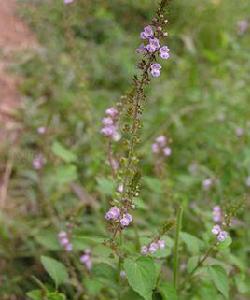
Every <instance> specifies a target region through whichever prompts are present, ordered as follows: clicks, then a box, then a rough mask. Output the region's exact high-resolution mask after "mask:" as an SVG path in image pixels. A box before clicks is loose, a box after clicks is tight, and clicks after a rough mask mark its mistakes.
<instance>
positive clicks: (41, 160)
mask: <svg viewBox="0 0 250 300" xmlns="http://www.w3.org/2000/svg"><path fill="white" fill-rule="evenodd" d="M45 163H46V160H45V157H44V156H43V155H42V154H37V155H36V156H35V158H34V160H33V167H34V169H36V170H41V169H42V167H43V166H44V165H45Z"/></svg>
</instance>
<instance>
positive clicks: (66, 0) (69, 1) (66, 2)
mask: <svg viewBox="0 0 250 300" xmlns="http://www.w3.org/2000/svg"><path fill="white" fill-rule="evenodd" d="M73 2H74V0H64V4H70V3H73Z"/></svg>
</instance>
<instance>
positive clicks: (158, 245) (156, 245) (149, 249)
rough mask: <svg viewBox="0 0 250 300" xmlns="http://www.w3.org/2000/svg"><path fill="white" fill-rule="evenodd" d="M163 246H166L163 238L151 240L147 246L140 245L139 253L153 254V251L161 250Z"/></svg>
mask: <svg viewBox="0 0 250 300" xmlns="http://www.w3.org/2000/svg"><path fill="white" fill-rule="evenodd" d="M165 246H166V244H165V241H164V240H157V241H153V242H152V243H150V244H149V245H148V246H142V247H141V254H142V255H147V254H153V253H155V252H156V251H157V250H162V249H164V248H165Z"/></svg>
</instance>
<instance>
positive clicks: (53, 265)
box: [41, 256, 69, 286]
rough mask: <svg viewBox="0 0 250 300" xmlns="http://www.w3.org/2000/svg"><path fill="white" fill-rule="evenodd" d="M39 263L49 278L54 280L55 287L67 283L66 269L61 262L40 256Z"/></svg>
mask: <svg viewBox="0 0 250 300" xmlns="http://www.w3.org/2000/svg"><path fill="white" fill-rule="evenodd" d="M41 262H42V265H43V266H44V268H45V270H46V271H47V272H48V274H49V275H50V277H51V278H52V279H53V280H54V282H55V284H56V286H58V285H60V284H62V283H65V282H66V281H68V278H69V277H68V272H67V269H66V267H65V266H64V265H63V264H62V263H61V262H59V261H57V260H55V259H54V258H51V257H47V256H42V257H41Z"/></svg>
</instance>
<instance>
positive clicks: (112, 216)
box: [105, 206, 120, 221]
mask: <svg viewBox="0 0 250 300" xmlns="http://www.w3.org/2000/svg"><path fill="white" fill-rule="evenodd" d="M119 217H120V208H118V207H116V206H113V207H111V208H110V209H109V210H108V212H106V214H105V219H106V220H108V221H110V220H118V219H119Z"/></svg>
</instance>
